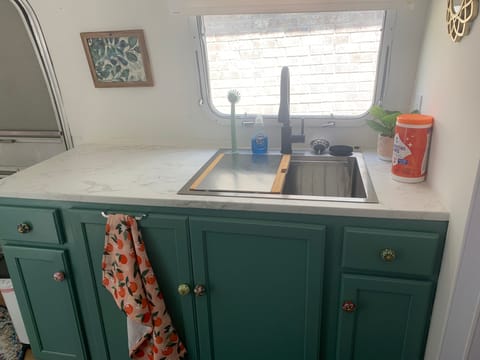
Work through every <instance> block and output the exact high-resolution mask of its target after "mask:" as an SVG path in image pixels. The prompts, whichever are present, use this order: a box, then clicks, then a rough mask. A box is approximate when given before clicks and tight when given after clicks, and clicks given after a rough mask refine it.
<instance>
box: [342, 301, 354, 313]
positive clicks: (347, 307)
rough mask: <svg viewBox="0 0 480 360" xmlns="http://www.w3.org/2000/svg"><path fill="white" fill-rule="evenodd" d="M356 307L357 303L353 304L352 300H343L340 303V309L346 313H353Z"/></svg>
mask: <svg viewBox="0 0 480 360" xmlns="http://www.w3.org/2000/svg"><path fill="white" fill-rule="evenodd" d="M356 309H357V305H355V304H354V303H353V302H352V301H344V302H343V304H342V310H343V311H345V312H346V313H353V312H354V311H355V310H356Z"/></svg>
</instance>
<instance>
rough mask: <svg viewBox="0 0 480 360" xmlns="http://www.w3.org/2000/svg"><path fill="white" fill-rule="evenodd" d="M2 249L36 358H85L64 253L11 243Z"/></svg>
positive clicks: (56, 359) (57, 359)
mask: <svg viewBox="0 0 480 360" xmlns="http://www.w3.org/2000/svg"><path fill="white" fill-rule="evenodd" d="M3 251H4V253H5V258H6V260H7V265H8V270H9V272H10V276H11V277H12V281H13V283H14V286H15V293H16V295H17V299H18V302H19V304H20V307H21V309H22V316H23V320H24V322H25V326H26V328H27V330H28V336H29V339H30V343H31V346H32V349H33V351H34V353H35V357H36V358H38V359H45V360H64V359H86V358H87V357H86V355H85V349H84V344H83V341H82V333H81V331H80V327H79V313H78V309H77V307H76V305H75V304H76V302H75V293H74V291H73V286H72V282H71V280H72V277H71V273H70V271H69V266H68V261H67V257H66V254H65V252H64V251H63V250H54V249H40V248H30V247H20V246H11V245H6V246H4V247H3Z"/></svg>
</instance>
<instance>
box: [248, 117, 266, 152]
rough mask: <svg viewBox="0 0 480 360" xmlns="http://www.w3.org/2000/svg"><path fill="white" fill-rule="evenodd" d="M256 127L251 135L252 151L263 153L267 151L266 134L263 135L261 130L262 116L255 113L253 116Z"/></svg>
mask: <svg viewBox="0 0 480 360" xmlns="http://www.w3.org/2000/svg"><path fill="white" fill-rule="evenodd" d="M254 126H255V127H256V128H258V130H259V131H258V132H257V133H256V134H255V135H254V136H253V137H252V153H253V154H265V153H267V151H268V136H267V135H265V134H264V133H263V132H262V130H263V117H262V115H257V117H256V118H255V125H254Z"/></svg>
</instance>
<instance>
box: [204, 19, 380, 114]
mask: <svg viewBox="0 0 480 360" xmlns="http://www.w3.org/2000/svg"><path fill="white" fill-rule="evenodd" d="M383 19H384V12H383V11H364V12H326V13H312V14H268V15H263V14H262V15H235V16H206V17H204V18H203V20H204V24H205V31H206V33H205V37H206V49H207V60H208V71H209V80H210V92H211V98H212V103H213V105H214V106H215V108H216V109H217V110H218V111H220V112H222V113H225V114H228V113H229V111H230V104H229V102H228V100H227V93H228V91H229V90H231V89H237V90H238V91H239V92H240V94H241V100H240V102H239V103H238V104H237V113H240V114H243V113H248V114H253V115H254V114H262V115H274V114H276V113H277V112H278V105H279V99H280V73H281V68H282V66H289V68H290V74H291V113H292V114H293V115H295V114H297V115H320V116H327V115H330V114H334V115H342V116H358V115H361V114H363V113H365V112H366V111H367V110H368V108H369V107H370V106H371V104H372V102H373V97H374V89H375V80H376V71H377V61H378V53H379V48H380V41H381V36H382V27H383Z"/></svg>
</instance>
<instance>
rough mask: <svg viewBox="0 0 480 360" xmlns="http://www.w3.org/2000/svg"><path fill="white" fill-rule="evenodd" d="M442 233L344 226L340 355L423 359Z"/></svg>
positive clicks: (366, 359) (347, 359) (354, 359)
mask: <svg viewBox="0 0 480 360" xmlns="http://www.w3.org/2000/svg"><path fill="white" fill-rule="evenodd" d="M442 244H443V242H442V240H441V235H440V234H439V233H434V232H424V231H405V230H395V231H393V230H388V229H376V228H371V227H368V228H361V227H345V229H344V238H343V253H342V269H343V271H342V277H341V285H340V299H339V300H340V301H339V304H338V309H339V317H338V328H337V334H338V336H337V356H336V359H337V360H383V359H387V358H388V359H389V360H421V359H423V352H424V347H425V340H426V335H427V331H428V324H429V320H430V316H429V314H430V312H431V307H432V299H433V292H434V288H435V281H436V277H437V276H438V269H439V266H438V265H439V262H440V256H441V249H442Z"/></svg>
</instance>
